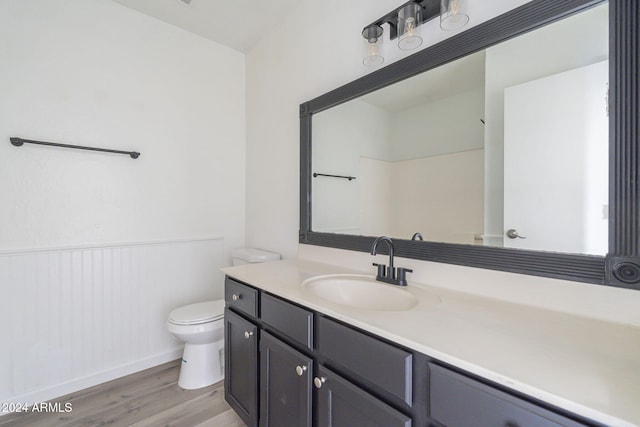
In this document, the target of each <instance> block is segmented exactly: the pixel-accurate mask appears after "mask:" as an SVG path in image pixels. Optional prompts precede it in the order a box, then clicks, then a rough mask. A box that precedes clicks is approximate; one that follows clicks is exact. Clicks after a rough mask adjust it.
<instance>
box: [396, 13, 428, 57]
mask: <svg viewBox="0 0 640 427" xmlns="http://www.w3.org/2000/svg"><path fill="white" fill-rule="evenodd" d="M420 12H421V9H420V5H418V4H417V3H409V4H408V5H406V6H405V7H403V8H402V9H400V10H399V11H398V47H399V48H400V49H402V50H413V49H415V48H417V47H418V46H420V45H421V44H422V35H421V28H422V27H421V26H420V24H422V22H421V13H420Z"/></svg>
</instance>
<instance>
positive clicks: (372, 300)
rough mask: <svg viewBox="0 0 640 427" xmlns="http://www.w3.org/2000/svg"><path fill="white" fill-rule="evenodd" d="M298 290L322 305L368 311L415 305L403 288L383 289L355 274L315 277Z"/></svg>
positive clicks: (371, 279) (364, 277)
mask: <svg viewBox="0 0 640 427" xmlns="http://www.w3.org/2000/svg"><path fill="white" fill-rule="evenodd" d="M302 288H303V289H304V290H305V291H306V292H309V293H310V294H313V295H315V296H317V297H319V298H322V299H324V300H326V301H330V302H333V303H336V304H340V305H344V306H348V307H356V308H364V309H368V310H382V311H400V310H409V309H410V308H412V307H414V306H416V305H417V304H418V301H419V300H418V297H416V296H415V295H413V294H412V293H411V292H409V291H408V290H407V289H406V288H405V287H401V286H396V285H387V284H385V283H382V282H377V281H376V280H375V277H373V276H365V275H358V274H332V275H328V276H316V277H312V278H310V279H307V280H305V281H304V282H302Z"/></svg>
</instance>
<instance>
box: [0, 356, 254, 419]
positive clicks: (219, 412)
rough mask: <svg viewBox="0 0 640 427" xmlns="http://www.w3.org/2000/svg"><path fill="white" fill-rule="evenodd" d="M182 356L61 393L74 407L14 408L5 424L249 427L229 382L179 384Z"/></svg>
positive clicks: (61, 401)
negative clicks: (229, 396) (232, 403)
mask: <svg viewBox="0 0 640 427" xmlns="http://www.w3.org/2000/svg"><path fill="white" fill-rule="evenodd" d="M179 369H180V365H179V360H176V361H173V362H169V363H165V364H164V365H159V366H156V367H153V368H150V369H147V370H145V371H141V372H137V373H135V374H132V375H128V376H126V377H123V378H118V379H116V380H113V381H109V382H107V383H104V384H100V385H97V386H95V387H91V388H88V389H85V390H81V391H78V392H76V393H72V394H69V395H66V396H62V397H60V398H58V399H55V400H53V401H52V402H60V407H61V408H64V405H65V404H67V403H69V404H71V408H72V410H71V411H70V412H66V413H65V412H62V413H38V412H35V413H34V412H27V413H14V414H9V415H5V416H2V417H0V426H2V427H4V426H12V427H13V426H28V427H40V426H42V427H58V426H82V427H85V426H104V425H109V426H127V427H130V426H136V427H143V426H150V427H151V426H153V427H158V426H177V427H244V426H245V424H244V423H243V422H242V420H241V419H240V418H239V417H238V416H237V415H236V414H235V412H233V410H232V409H231V408H230V407H229V405H227V402H225V400H224V382H223V381H221V382H219V383H217V384H214V385H212V386H209V387H205V388H201V389H198V390H183V389H181V388H180V387H179V386H178V373H179Z"/></svg>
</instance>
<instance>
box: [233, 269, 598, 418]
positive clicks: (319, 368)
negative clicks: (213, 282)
mask: <svg viewBox="0 0 640 427" xmlns="http://www.w3.org/2000/svg"><path fill="white" fill-rule="evenodd" d="M225 298H226V302H227V308H226V310H225V339H226V343H225V356H226V361H225V398H226V400H227V402H228V403H229V405H230V406H231V407H232V408H233V409H234V410H235V411H236V412H237V413H238V415H239V416H240V417H241V418H242V419H243V420H244V422H245V423H246V424H247V425H248V426H251V427H255V426H258V425H260V426H262V427H268V426H271V427H283V426H284V427H286V426H291V427H311V426H316V427H325V426H333V427H341V426H349V427H350V426H360V425H362V426H380V427H383V426H384V427H410V426H412V427H485V426H486V427H530V426H536V427H558V426H563V427H586V426H592V427H593V426H599V425H598V424H593V423H590V422H589V421H588V420H582V422H579V421H577V420H580V419H581V418H580V417H574V416H573V415H571V414H568V413H566V412H564V411H562V410H559V409H557V410H556V408H543V407H541V406H538V405H536V404H535V403H533V402H531V401H529V400H527V399H526V398H524V397H522V396H521V395H517V393H509V392H508V391H504V390H502V389H499V388H496V387H494V386H493V385H491V384H489V382H488V381H486V382H485V381H482V380H478V379H474V378H471V375H469V376H467V375H465V374H464V372H461V371H458V370H456V369H455V368H452V369H450V368H445V367H443V366H442V365H443V364H442V363H440V362H439V361H437V360H434V359H433V358H430V357H428V356H426V355H424V354H422V353H419V352H417V351H413V350H409V349H406V348H403V347H401V346H400V345H395V344H394V343H393V342H390V341H388V340H385V339H382V338H379V337H376V336H374V335H372V334H370V333H368V332H365V331H362V330H359V329H357V328H355V327H352V326H350V325H348V324H345V323H343V322H340V321H338V320H334V319H332V318H330V317H328V316H326V315H324V314H321V313H317V312H314V311H312V310H309V309H307V308H305V307H303V306H300V305H297V304H294V303H292V302H289V301H287V300H285V299H282V298H279V297H277V296H275V295H271V294H269V293H267V292H264V291H261V290H258V289H256V288H253V287H251V286H248V285H245V284H243V283H240V282H238V281H236V280H234V279H232V278H230V277H227V278H226V280H225Z"/></svg>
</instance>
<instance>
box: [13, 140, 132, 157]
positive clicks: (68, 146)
mask: <svg viewBox="0 0 640 427" xmlns="http://www.w3.org/2000/svg"><path fill="white" fill-rule="evenodd" d="M9 139H10V140H11V143H12V144H13V145H15V146H16V147H21V146H22V144H38V145H49V146H52V147H62V148H76V149H78V150H91V151H102V152H105V153H116V154H127V155H129V156H130V157H131V158H132V159H137V158H138V157H139V156H140V153H138V152H137V151H122V150H110V149H108V148H96V147H86V146H83V145H71V144H58V143H56V142H44V141H34V140H31V139H22V138H16V137H11V138H9Z"/></svg>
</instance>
